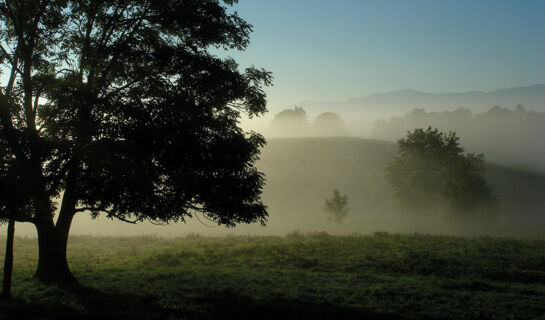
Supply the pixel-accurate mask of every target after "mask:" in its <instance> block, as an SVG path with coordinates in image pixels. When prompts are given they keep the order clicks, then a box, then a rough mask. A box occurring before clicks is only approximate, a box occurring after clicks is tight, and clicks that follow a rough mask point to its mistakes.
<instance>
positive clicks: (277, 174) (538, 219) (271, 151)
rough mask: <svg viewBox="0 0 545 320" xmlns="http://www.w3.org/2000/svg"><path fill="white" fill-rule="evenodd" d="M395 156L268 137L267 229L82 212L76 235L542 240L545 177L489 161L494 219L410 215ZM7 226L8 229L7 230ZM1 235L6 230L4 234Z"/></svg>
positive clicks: (383, 150) (378, 147)
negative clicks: (329, 205) (337, 209)
mask: <svg viewBox="0 0 545 320" xmlns="http://www.w3.org/2000/svg"><path fill="white" fill-rule="evenodd" d="M395 153H396V144H394V143H391V142H386V141H380V140H371V139H363V138H357V137H352V138H346V137H344V138H343V137H329V138H327V137H326V138H320V137H307V138H269V139H268V144H267V146H266V147H264V148H263V150H262V155H261V159H260V160H259V161H258V162H257V167H258V168H259V169H260V170H261V171H263V172H264V173H265V175H266V177H267V184H266V186H265V188H264V190H263V200H264V202H265V204H266V205H267V206H268V211H269V221H268V223H267V226H266V227H262V226H260V225H258V224H251V225H239V226H237V227H236V228H226V227H223V226H217V225H215V224H214V223H213V222H210V221H208V220H206V219H205V218H203V217H202V216H200V215H198V216H196V217H193V218H192V219H188V221H187V223H177V224H170V225H165V226H156V225H151V224H150V223H139V224H136V225H133V224H128V223H125V222H120V221H111V220H108V219H106V218H103V217H99V218H98V219H95V220H91V219H90V218H89V216H88V215H87V214H85V213H82V214H79V215H78V216H76V217H75V218H74V222H73V227H72V230H71V234H72V235H89V234H90V235H97V236H104V235H108V236H133V235H143V234H146V235H157V236H161V237H177V236H182V235H186V234H190V233H199V234H203V235H228V234H261V235H285V234H288V233H290V232H294V231H300V232H318V231H326V232H329V233H332V234H339V233H341V234H350V233H356V232H357V233H364V234H365V233H372V232H375V231H387V232H404V233H412V232H418V233H431V234H453V235H481V234H489V235H500V236H521V235H529V236H539V235H541V234H542V230H543V227H545V216H544V215H543V212H545V199H544V198H543V197H542V190H545V176H544V175H541V174H537V173H534V172H532V171H528V170H521V169H516V168H513V167H509V166H502V165H496V164H491V163H489V164H488V165H487V173H486V177H487V180H488V182H489V184H490V186H491V187H492V188H493V190H494V192H495V195H496V196H497V197H498V198H499V200H500V211H499V212H498V213H497V214H496V215H494V216H491V217H479V216H476V215H474V214H472V213H471V212H464V213H460V214H459V215H453V214H449V213H447V212H444V211H442V210H441V209H437V210H430V212H420V213H414V212H408V211H406V210H404V209H403V207H401V206H400V205H399V204H398V202H397V201H396V199H395V198H394V196H393V191H392V189H391V187H390V186H389V185H388V184H387V183H386V180H385V178H384V169H385V167H386V165H387V164H388V162H389V161H390V160H391V159H392V157H393V156H394V155H395ZM334 189H338V190H339V191H340V192H341V194H346V195H347V196H348V207H349V209H350V210H349V213H348V216H347V217H346V219H345V220H344V221H343V222H342V223H341V224H336V223H334V222H332V221H330V220H328V219H327V217H328V215H327V213H326V212H325V211H324V209H323V206H324V201H325V199H326V198H329V197H330V196H331V194H332V191H333V190H334ZM2 229H4V228H2ZM2 232H4V230H2ZM16 233H17V235H18V236H35V231H34V227H33V226H32V225H30V224H22V223H18V224H17V231H16Z"/></svg>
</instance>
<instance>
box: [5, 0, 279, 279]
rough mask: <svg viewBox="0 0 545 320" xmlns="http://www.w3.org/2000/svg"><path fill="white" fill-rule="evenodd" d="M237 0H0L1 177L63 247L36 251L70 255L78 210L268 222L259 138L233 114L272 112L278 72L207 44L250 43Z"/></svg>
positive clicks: (28, 217)
mask: <svg viewBox="0 0 545 320" xmlns="http://www.w3.org/2000/svg"><path fill="white" fill-rule="evenodd" d="M235 2H236V1H218V0H204V1H203V0H192V1H156V0H144V1H141V0H139V1H135V0H97V1H67V0H64V1H63V0H56V1H55V0H51V1H38V0H31V1H29V0H16V1H0V15H1V21H2V22H1V23H0V44H1V45H2V48H1V49H2V51H1V52H0V61H1V62H3V63H4V67H3V68H2V71H4V72H5V73H6V74H7V75H8V76H9V77H8V81H7V83H6V84H2V85H3V86H2V90H1V93H0V98H1V101H0V102H1V106H0V120H1V122H0V123H1V125H0V152H1V154H0V156H1V157H2V165H1V168H0V170H1V171H0V190H1V191H9V192H12V193H14V194H16V198H17V199H22V200H21V203H18V204H17V205H15V206H14V207H16V208H18V209H17V220H19V221H29V222H32V223H34V224H36V227H37V229H38V235H39V237H40V238H42V239H44V241H45V242H47V243H48V244H47V246H52V247H53V246H57V247H58V248H56V249H52V250H51V252H49V253H45V252H44V256H43V257H44V259H42V256H40V257H41V258H40V262H43V261H46V260H47V261H53V262H52V264H58V263H61V264H63V262H59V260H61V261H62V260H65V253H64V252H63V251H65V250H66V239H67V235H68V232H69V228H70V223H71V220H72V217H73V216H74V214H76V213H77V212H83V211H90V212H91V213H92V215H93V216H97V215H99V214H102V213H104V214H106V215H107V216H108V217H110V218H117V219H120V220H125V221H133V222H136V221H142V220H151V221H154V222H157V223H168V222H171V221H184V219H185V218H186V217H191V216H192V215H194V214H196V213H197V212H202V213H203V214H204V215H205V216H206V217H207V218H209V219H211V220H213V221H215V222H217V223H218V224H225V225H229V226H233V225H234V224H236V223H249V222H255V221H259V222H261V223H264V222H265V221H266V216H267V212H266V208H265V206H264V205H263V203H262V202H261V199H260V193H261V189H262V186H263V183H264V177H263V175H262V174H261V173H260V172H258V171H257V170H256V168H255V167H254V161H255V160H256V159H257V158H258V154H259V148H260V147H261V146H262V145H263V144H264V143H265V141H264V139H263V137H262V136H260V135H258V134H256V133H246V132H244V131H243V130H242V129H240V128H239V127H238V119H239V117H240V115H241V113H246V114H248V115H249V116H255V115H261V114H263V113H264V112H266V100H265V98H266V97H265V93H264V91H263V90H262V86H263V85H270V83H271V75H270V73H269V72H267V71H265V70H263V69H257V68H254V67H251V68H248V69H246V70H245V71H244V72H241V71H239V68H238V65H237V63H236V62H235V61H234V60H233V59H230V58H220V57H218V56H215V55H213V54H211V53H210V52H209V50H208V49H209V48H211V47H215V48H224V49H236V50H243V49H245V47H246V46H247V45H248V43H249V34H250V32H251V30H252V27H251V25H249V24H248V23H247V22H245V21H244V20H242V19H241V18H240V17H239V16H238V15H237V14H236V13H231V11H230V10H228V6H229V5H232V4H233V3H235ZM14 181H15V183H14ZM21 186H24V187H21ZM1 193H2V196H0V197H6V196H5V194H4V192H1ZM56 198H62V201H61V203H60V208H58V209H59V210H60V213H59V216H58V219H57V222H56V223H54V221H53V216H54V214H53V213H54V212H55V209H56V204H55V202H54V199H56ZM0 200H4V198H1V199H0ZM1 205H2V206H5V204H4V203H2V204H1ZM21 208H24V209H25V210H20V209H21ZM4 211H5V210H2V212H4ZM4 216H5V215H4ZM46 240H47V241H46ZM45 242H44V245H45ZM55 243H57V245H55ZM46 256H51V257H52V258H51V259H46V258H45V257H46ZM44 263H45V264H51V263H49V262H47V263H46V262H44ZM40 266H41V264H39V266H38V269H40ZM53 269H54V268H53ZM65 269H66V271H67V270H68V269H67V267H66V268H65ZM46 273H47V272H46ZM65 273H66V274H67V273H69V272H65ZM40 274H41V273H40V272H38V276H40ZM61 277H65V276H61Z"/></svg>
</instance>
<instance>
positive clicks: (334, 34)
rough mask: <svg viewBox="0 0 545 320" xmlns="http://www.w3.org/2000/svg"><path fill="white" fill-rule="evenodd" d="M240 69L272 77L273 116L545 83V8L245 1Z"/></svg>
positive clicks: (415, 1)
mask: <svg viewBox="0 0 545 320" xmlns="http://www.w3.org/2000/svg"><path fill="white" fill-rule="evenodd" d="M235 10H236V11H237V12H238V13H239V15H240V16H241V17H242V18H244V19H245V20H247V21H248V22H250V23H251V24H252V25H253V26H254V32H253V34H252V35H251V44H250V46H249V47H248V49H247V50H246V51H245V52H242V53H239V52H231V53H229V54H230V55H231V56H232V57H234V58H235V59H236V60H238V61H239V62H240V63H241V65H242V66H247V65H251V64H255V65H256V66H258V67H264V68H266V69H268V70H270V71H272V72H273V73H274V77H275V81H274V87H272V88H270V89H268V90H267V91H268V94H269V102H270V103H269V108H270V110H271V111H272V112H274V111H276V110H280V109H282V108H284V107H286V106H289V105H293V104H294V103H296V102H299V101H302V100H324V101H331V100H335V101H338V100H341V101H342V100H346V99H348V98H350V97H359V96H366V95H369V94H372V93H375V92H388V91H394V90H401V89H414V90H422V91H428V92H458V91H471V90H483V91H488V90H494V89H501V88H509V87H515V86H524V85H532V84H536V83H545V1H541V0H540V1H524V0H512V1H501V0H496V1H484V0H479V1H460V0H458V1H446V0H445V1H441V0H429V1H425V0H398V1H394V0H378V1H364V0H338V1H331V0H329V1H323V0H289V1H288V0H240V1H239V4H238V5H236V6H235Z"/></svg>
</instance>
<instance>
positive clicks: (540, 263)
mask: <svg viewBox="0 0 545 320" xmlns="http://www.w3.org/2000/svg"><path fill="white" fill-rule="evenodd" d="M0 241H1V239H0ZM2 243H3V242H2ZM15 244H16V246H15V273H14V288H13V292H14V295H15V296H16V297H17V298H18V300H16V302H15V303H8V302H3V303H2V304H0V307H2V309H0V310H3V311H2V312H4V314H5V315H6V317H10V316H12V317H15V316H20V315H21V314H23V315H25V313H24V312H31V313H30V314H28V313H27V314H26V315H27V316H30V317H32V316H36V317H39V316H42V315H41V314H40V313H45V314H46V315H49V316H55V317H61V318H62V317H63V316H65V317H66V318H69V317H72V316H74V315H77V316H78V317H80V318H81V317H85V316H88V317H89V318H92V317H97V316H101V317H115V318H127V319H130V318H135V317H136V318H138V319H140V318H141V319H155V318H156V319H161V318H172V319H177V318H185V319H201V318H213V319H227V318H237V317H238V318H248V319H250V318H255V317H262V318H270V319H285V318H288V319H296V318H319V319H327V318H332V317H337V318H353V319H357V318H361V317H366V318H376V319H395V318H399V319H421V318H430V319H438V318H439V319H536V318H539V317H543V316H545V241H544V240H538V239H502V238H491V237H473V238H461V237H450V236H431V235H421V234H413V235H402V234H389V233H385V232H378V233H375V234H374V235H359V234H355V235H350V236H333V235H329V234H326V233H313V234H301V233H298V232H294V233H291V234H289V235H288V236H285V237H274V236H268V237H266V236H227V237H202V236H199V235H188V236H185V237H181V238H175V239H165V238H159V237H153V236H145V237H127V238H116V237H89V236H77V237H72V238H71V239H70V242H69V262H70V265H71V268H72V270H73V272H74V274H75V276H76V277H77V279H78V280H79V281H80V283H81V284H82V285H83V286H86V287H87V288H89V290H93V291H92V292H93V293H92V294H90V293H89V292H84V293H81V292H72V291H67V290H63V289H60V288H57V287H51V286H45V285H43V284H40V283H39V282H37V281H36V280H35V279H33V277H32V275H33V271H34V268H35V266H36V262H37V248H36V240H35V239H29V238H26V239H23V238H17V239H16V241H15ZM0 250H2V252H3V248H0ZM2 258H3V257H2ZM21 312H22V313H21ZM32 312H34V313H32Z"/></svg>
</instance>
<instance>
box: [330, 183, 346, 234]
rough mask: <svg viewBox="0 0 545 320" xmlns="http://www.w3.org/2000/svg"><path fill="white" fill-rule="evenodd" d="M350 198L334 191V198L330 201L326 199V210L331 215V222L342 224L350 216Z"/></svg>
mask: <svg viewBox="0 0 545 320" xmlns="http://www.w3.org/2000/svg"><path fill="white" fill-rule="evenodd" d="M347 206H348V196H347V195H342V196H341V194H340V192H339V190H337V189H335V190H333V196H332V197H331V198H330V199H325V205H324V210H325V212H327V213H329V217H328V219H329V220H332V221H334V222H335V223H337V224H339V226H340V224H341V223H342V222H343V220H344V218H346V216H347V215H348V210H349V209H348V207H347Z"/></svg>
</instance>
